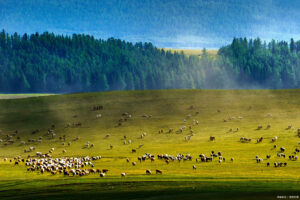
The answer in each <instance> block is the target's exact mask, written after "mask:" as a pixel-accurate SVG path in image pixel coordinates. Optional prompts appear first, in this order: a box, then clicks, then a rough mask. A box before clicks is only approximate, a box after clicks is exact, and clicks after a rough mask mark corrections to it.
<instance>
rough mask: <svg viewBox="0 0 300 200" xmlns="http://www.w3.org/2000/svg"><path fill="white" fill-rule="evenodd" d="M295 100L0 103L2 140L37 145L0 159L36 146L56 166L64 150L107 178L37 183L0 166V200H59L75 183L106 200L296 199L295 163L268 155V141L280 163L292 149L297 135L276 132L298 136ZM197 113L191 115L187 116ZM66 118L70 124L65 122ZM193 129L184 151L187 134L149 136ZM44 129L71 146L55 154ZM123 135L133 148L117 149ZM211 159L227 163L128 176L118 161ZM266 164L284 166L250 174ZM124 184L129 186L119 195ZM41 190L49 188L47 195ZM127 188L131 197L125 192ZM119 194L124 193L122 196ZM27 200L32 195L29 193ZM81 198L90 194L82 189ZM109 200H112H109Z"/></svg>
mask: <svg viewBox="0 0 300 200" xmlns="http://www.w3.org/2000/svg"><path fill="white" fill-rule="evenodd" d="M299 98H300V93H299V90H277V91H273V90H250V91H246V90H235V91H231V90H159V91H121V92H105V93H85V94H71V95H58V96H48V97H37V98H26V99H13V100H1V101H0V129H2V133H1V138H4V137H5V135H6V134H10V133H12V132H13V131H14V130H16V129H17V130H19V136H20V137H21V139H20V141H21V140H24V141H27V140H28V139H31V138H35V139H37V138H38V137H40V136H43V142H42V143H41V144H26V145H25V146H20V145H19V141H17V142H16V144H13V145H8V146H4V145H3V144H2V145H0V157H1V158H4V157H14V156H16V155H21V156H27V154H28V153H26V154H24V153H23V150H24V148H29V146H35V147H36V148H37V149H36V151H42V152H47V151H48V150H49V149H50V148H51V147H55V149H56V150H55V153H54V154H53V156H54V157H62V156H63V154H62V150H63V149H66V150H67V153H66V154H65V155H66V156H80V155H81V156H85V155H90V156H92V155H102V156H103V159H101V160H100V161H97V162H96V166H95V167H96V168H108V169H110V172H109V174H108V176H107V177H106V178H105V179H104V180H99V178H98V176H96V175H90V176H88V177H76V178H72V177H69V178H66V177H63V176H62V175H57V176H51V175H40V174H37V173H28V172H26V168H25V167H24V166H23V165H21V166H16V167H14V166H13V165H12V164H11V163H9V162H3V160H2V159H1V161H0V180H1V183H0V185H1V186H2V187H1V189H0V196H1V195H3V196H5V195H7V196H9V197H13V196H14V191H15V190H18V191H22V192H23V193H24V197H25V196H26V197H28V198H31V197H32V195H34V193H37V194H40V195H41V191H43V193H44V192H45V191H49V195H50V194H52V195H58V196H56V197H57V198H59V195H61V192H63V191H65V192H68V191H69V192H70V191H72V194H77V193H78V191H79V190H77V189H76V187H73V186H69V185H68V184H71V183H78V184H79V185H80V188H82V189H83V190H86V189H87V188H90V187H91V186H92V187H96V188H98V187H103V185H101V184H104V185H105V184H108V185H114V186H113V187H114V189H111V190H110V191H106V190H105V194H106V195H107V196H106V197H107V198H109V197H111V195H112V193H114V194H115V195H118V194H119V195H121V196H124V194H126V195H125V196H126V197H127V195H129V196H128V198H131V197H130V195H134V194H137V193H138V192H143V191H148V192H149V195H150V194H153V191H154V190H159V191H161V192H166V198H168V197H170V198H173V197H174V195H175V196H177V197H180V195H179V194H178V195H179V196H178V195H177V193H180V194H181V195H183V194H182V192H180V191H190V190H192V191H193V192H191V191H190V192H189V194H193V195H192V196H191V197H196V196H197V195H198V196H199V195H200V196H201V195H205V194H206V193H203V192H204V191H208V194H210V193H213V194H215V195H216V194H219V195H223V194H224V193H226V194H227V195H228V198H230V196H232V194H231V193H230V191H232V192H233V193H234V191H235V193H236V194H235V195H237V198H239V197H241V196H240V195H242V196H243V197H246V196H244V195H245V193H244V192H242V191H246V192H255V191H256V192H262V191H265V192H266V193H260V194H261V195H266V196H268V197H273V198H274V195H275V194H276V195H278V194H277V191H282V192H283V193H284V192H286V193H289V194H290V193H292V192H293V191H294V192H295V191H297V190H298V191H299V188H300V186H299V184H298V181H299V178H300V175H299V173H298V171H299V161H294V162H292V161H288V159H283V158H277V157H276V153H277V150H274V149H272V146H273V145H274V144H273V143H271V138H272V137H273V136H278V138H279V139H278V141H277V142H276V144H277V145H278V147H280V146H285V147H286V149H287V152H286V154H287V155H290V154H291V153H292V152H293V151H294V149H295V148H296V147H297V146H298V145H297V142H298V141H299V139H298V137H296V130H285V128H286V127H287V126H288V125H289V124H292V125H293V126H294V127H295V128H298V127H299V126H300V117H299V115H298V112H297V111H298V110H299V108H300V101H299ZM97 104H101V105H103V106H104V110H102V111H99V112H95V111H91V108H92V106H93V105H97ZM190 105H194V107H195V109H194V110H190V109H189V106H190ZM249 106H252V109H249ZM217 109H220V110H221V113H218V112H217ZM196 111H199V112H200V114H199V115H195V112H196ZM124 112H129V113H130V114H132V119H131V120H129V121H128V122H124V123H123V125H122V126H120V127H116V124H117V121H118V119H120V117H121V114H122V113H124ZM97 113H101V114H102V116H103V117H102V118H100V119H96V117H95V116H96V114H97ZM144 113H145V114H151V115H153V117H152V118H150V119H145V118H142V117H141V115H143V114H144ZM268 113H271V114H272V117H268V116H267V114H268ZM188 114H191V115H192V117H191V119H188V120H187V122H186V123H184V121H183V119H185V118H186V115H188ZM74 115H77V116H78V117H77V118H74V117H73V116H74ZM232 116H235V117H237V116H243V119H241V120H240V119H237V118H235V119H234V120H229V121H228V122H223V119H227V118H229V117H232ZM192 119H196V120H198V121H199V125H198V126H193V130H194V133H195V136H193V137H192V139H191V141H189V142H186V141H184V136H186V135H188V134H189V131H188V130H185V131H184V132H183V133H181V134H177V133H172V134H167V133H163V134H158V130H159V129H164V130H165V131H166V130H168V129H169V128H173V129H174V130H178V129H179V128H180V127H182V126H184V125H185V126H188V125H190V124H192ZM79 121H80V122H82V124H83V126H82V127H81V128H64V127H65V125H66V123H68V122H70V123H73V122H79ZM52 123H55V124H56V133H57V136H60V135H64V134H65V135H67V142H68V141H71V142H72V144H71V146H70V147H64V146H62V145H61V142H60V141H59V140H58V138H56V139H53V140H50V139H48V137H47V135H46V130H47V129H48V128H49V127H50V125H51V124H52ZM259 124H261V125H263V126H264V128H263V129H262V130H259V131H258V130H255V129H256V127H257V126H258V125H259ZM267 124H271V129H269V130H265V127H266V125H267ZM237 127H239V129H240V131H238V132H234V133H228V132H227V131H228V130H229V128H233V129H235V128H237ZM37 128H39V129H41V131H40V133H37V134H34V135H33V134H31V131H32V130H34V129H37ZM142 132H146V133H147V136H146V137H145V138H144V139H140V138H139V136H140V135H141V133H142ZM107 133H110V134H111V137H110V138H108V139H105V135H106V134H107ZM124 135H127V137H128V138H129V139H131V140H132V141H133V142H132V144H130V145H124V144H123V140H122V138H123V136H124ZM211 135H212V136H215V137H216V141H215V142H209V140H208V138H209V136H211ZM76 136H79V137H80V140H79V141H76V142H74V141H73V139H74V138H75V137H76ZM243 136H245V137H251V138H253V139H257V138H259V137H261V136H263V137H264V138H266V139H265V140H264V141H263V142H262V143H260V144H255V142H251V143H248V144H245V143H240V142H239V138H240V137H243ZM87 141H90V142H92V143H94V144H95V147H94V148H92V149H84V148H83V146H84V144H85V143H86V142H87ZM110 144H112V145H113V146H114V148H113V149H112V150H110V149H109V145H110ZM140 144H144V146H143V147H142V148H141V149H138V150H137V153H136V154H132V153H131V149H132V148H137V147H138V145H140ZM211 150H215V151H222V153H223V156H224V157H226V158H227V161H226V162H225V163H222V164H219V163H218V162H217V160H215V161H214V162H213V163H199V164H196V162H195V160H193V161H186V162H181V163H178V162H174V163H173V162H171V163H170V164H169V165H167V164H165V162H163V161H158V160H157V161H155V162H153V163H151V162H150V161H146V162H143V163H141V164H140V163H138V164H137V166H135V167H133V166H132V165H131V164H128V163H126V161H125V158H127V157H128V158H130V159H131V160H132V161H136V160H137V159H136V158H137V156H141V155H143V154H144V153H146V152H147V153H152V154H160V153H167V154H171V155H176V154H178V153H183V154H187V153H191V154H192V155H193V156H194V158H195V157H197V156H198V155H199V154H200V153H204V154H206V155H207V154H209V152H210V151H211ZM266 154H271V155H272V158H271V159H270V161H269V162H271V163H272V162H274V161H284V162H288V166H287V167H281V168H274V167H267V166H266V162H267V161H266V160H265V161H264V162H263V164H256V162H255V155H259V156H261V157H262V158H265V156H266ZM230 157H234V158H235V161H234V162H233V163H232V162H230V161H229V159H230ZM194 164H196V166H197V170H195V171H193V170H192V165H194ZM145 169H151V170H155V169H161V170H163V172H164V174H163V175H161V176H157V175H151V176H146V175H144V174H145ZM121 172H126V173H127V174H128V177H127V178H125V180H123V179H120V173H121ZM280 180H283V181H284V182H280ZM125 181H126V182H127V183H126V182H125ZM149 181H155V182H149ZM203 181H204V183H203ZM125 183H126V184H129V185H132V186H128V187H127V186H126V184H125ZM47 184H50V185H52V186H51V187H46V186H47ZM124 184H125V186H124ZM176 185H177V186H176ZM193 185H194V187H192V186H193ZM133 187H134V188H136V189H132V188H133ZM33 188H35V189H33ZM51 188H52V189H51ZM128 188H131V189H128ZM178 188H181V189H182V190H178ZM191 188H192V189H191ZM193 188H194V189H193ZM209 188H210V189H209ZM127 189H128V190H129V192H126V190H127ZM32 190H34V191H35V192H31V191H32ZM73 190H74V191H73ZM108 190H109V189H108ZM37 191H39V192H37ZM54 191H56V192H54ZM80 191H81V190H80ZM87 191H90V190H88V189H87ZM216 191H219V193H218V192H216ZM102 192H104V191H102V190H100V189H99V190H98V189H96V190H94V191H92V192H91V193H92V194H97V195H98V193H102ZM130 192H132V193H130ZM21 194H22V193H21ZM25 194H26V195H25ZM83 194H84V193H83ZM168 195H171V196H168ZM200 196H199V197H200ZM17 197H18V196H16V198H17ZM181 197H182V196H181ZM201 197H203V196H201ZM212 197H216V198H217V197H218V195H217V196H214V195H212ZM250 197H251V196H248V198H250ZM118 198H119V197H117V196H116V199H118Z"/></svg>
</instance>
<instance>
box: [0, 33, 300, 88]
mask: <svg viewBox="0 0 300 200" xmlns="http://www.w3.org/2000/svg"><path fill="white" fill-rule="evenodd" d="M299 80H300V41H297V42H295V41H294V40H293V39H291V41H290V42H289V43H288V42H284V41H280V42H277V41H271V42H270V43H269V44H267V43H265V42H262V41H261V40H260V39H259V38H257V39H254V40H252V39H250V40H247V39H246V38H244V39H242V38H241V39H238V38H234V39H233V42H232V44H231V45H228V46H225V47H222V48H220V50H219V52H218V55H217V56H216V57H211V56H209V55H208V54H207V53H206V51H205V49H204V51H203V54H202V55H201V57H198V56H186V55H184V53H183V52H176V53H171V52H170V51H165V50H163V49H159V48H156V47H155V46H153V45H152V44H151V43H135V44H133V43H130V42H126V41H122V40H119V39H114V38H109V39H107V40H102V39H96V38H94V37H93V36H90V35H82V34H73V35H72V36H65V35H55V34H53V33H48V32H45V33H43V34H39V33H36V34H31V35H28V34H24V35H22V36H21V35H18V34H17V33H15V34H13V35H10V34H8V33H6V32H5V31H4V30H3V31H2V32H1V33H0V92H6V93H20V92H39V93H41V92H43V93H67V92H83V91H108V90H144V89H172V88H205V89H211V88H216V89H227V88H235V89H236V88H299V87H300V82H299Z"/></svg>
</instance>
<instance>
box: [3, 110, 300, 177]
mask: <svg viewBox="0 0 300 200" xmlns="http://www.w3.org/2000/svg"><path fill="white" fill-rule="evenodd" d="M193 108H194V107H193V106H190V107H189V109H193ZM102 109H103V106H101V105H97V106H94V107H93V108H92V110H93V111H99V110H102ZM217 112H221V111H220V110H217ZM198 114H199V112H195V115H198ZM268 116H271V114H268ZM76 117H77V116H74V118H76ZM101 117H102V115H101V114H99V113H98V114H96V118H101ZM131 117H132V116H131V114H129V113H127V112H126V113H123V114H122V115H121V118H120V119H119V120H118V121H117V125H116V126H122V124H123V123H125V122H126V121H128V120H130V119H131ZM141 117H143V118H151V117H152V115H147V114H144V115H142V116H141ZM190 118H191V115H190V114H189V115H187V116H186V117H185V119H184V120H183V121H184V122H186V121H187V119H190ZM237 118H238V119H242V118H243V117H241V116H238V117H237ZM232 119H234V117H231V118H229V119H224V120H223V121H224V122H227V121H228V120H232ZM81 125H82V123H81V122H77V123H73V124H70V123H68V124H66V126H65V128H69V127H80V126H81ZM197 125H199V122H198V121H197V120H193V121H192V124H191V125H188V126H182V127H180V128H178V129H177V130H173V129H172V128H170V129H168V130H167V131H165V130H163V129H160V130H158V134H163V133H164V132H165V133H172V132H176V133H182V132H183V131H184V130H188V134H187V135H186V136H185V137H184V140H185V141H189V140H191V138H192V137H193V136H194V131H193V126H197ZM262 128H263V126H262V125H259V126H258V127H257V130H261V129H262ZM270 128H271V125H270V124H268V125H267V126H266V127H265V129H266V130H267V129H270ZM55 129H56V126H55V125H54V124H52V125H51V126H50V128H49V129H48V131H47V137H48V138H49V139H53V138H56V137H57V138H59V142H60V143H61V144H62V145H63V146H71V141H69V142H67V141H66V135H61V136H56V133H55ZM286 129H294V128H293V127H292V125H289V126H288V127H287V128H286ZM238 131H239V128H235V129H233V128H230V129H229V131H228V132H238ZM38 132H40V130H39V129H35V130H33V131H32V134H36V133H38ZM0 133H1V131H0ZM296 133H297V136H298V137H300V129H297V130H296ZM146 136H147V133H145V132H143V133H141V135H140V138H141V139H143V138H144V137H146ZM105 137H106V138H109V137H110V134H106V136H105ZM20 139H21V138H20V136H19V134H18V131H14V132H13V133H12V134H10V135H6V136H5V137H4V138H2V139H0V144H3V145H4V146H6V145H10V144H13V143H15V142H17V141H19V142H20V143H19V144H20V145H25V144H29V145H30V144H36V143H41V142H42V141H43V137H42V136H40V137H39V138H38V139H29V140H27V141H20ZM79 139H80V138H79V137H78V136H77V137H75V138H73V141H77V140H79ZM121 139H122V140H123V143H124V144H131V142H132V141H131V140H129V139H128V137H127V136H126V135H125V136H122V138H121ZM216 139H217V138H216V137H215V136H210V137H209V138H208V140H209V141H210V142H213V141H215V140H216ZM263 140H270V142H271V143H273V144H272V148H273V149H275V150H277V154H276V155H273V156H275V157H278V158H284V159H283V161H282V162H274V163H273V164H271V163H270V162H266V166H268V167H269V166H271V165H273V166H274V167H286V166H287V165H288V162H287V161H297V160H298V153H299V152H300V150H299V149H298V148H297V147H296V148H295V149H294V151H293V152H292V153H291V154H290V155H286V148H285V147H283V146H281V147H277V145H276V141H277V140H278V137H277V136H274V137H273V138H264V137H259V138H257V139H255V142H256V143H261V142H262V141H263ZM252 141H253V139H252V138H247V137H241V138H240V142H241V143H249V142H252ZM299 144H300V143H298V145H299ZM142 146H143V145H139V147H138V148H141V147H142ZM93 147H94V144H93V143H91V142H89V141H87V142H86V143H85V144H84V148H93ZM109 148H110V149H113V145H110V147H109ZM35 149H36V148H35V147H34V146H30V147H29V148H25V149H24V153H34V155H32V154H31V155H30V154H28V155H27V156H25V157H21V156H17V157H15V158H11V159H8V158H4V162H11V163H13V164H14V165H20V164H23V165H25V166H26V167H27V171H28V172H39V173H41V174H44V173H50V174H52V175H56V174H63V175H65V176H86V175H89V174H96V173H97V174H99V176H100V177H104V176H106V174H107V173H108V172H109V171H110V170H109V169H99V168H95V163H94V162H96V161H97V160H100V159H101V158H102V157H101V156H100V155H98V156H93V157H89V156H84V157H61V158H54V157H53V156H52V154H53V152H55V148H54V147H52V148H51V149H49V151H47V152H43V153H42V152H39V151H35ZM66 152H67V151H66V149H63V150H62V154H65V153H66ZM131 153H132V154H134V153H137V149H132V150H131ZM271 156H272V155H265V156H263V157H261V156H258V155H256V156H255V160H256V162H257V163H262V162H263V161H264V159H265V160H268V159H270V158H271ZM285 158H286V159H285ZM120 159H121V158H120ZM147 160H149V161H150V162H161V161H163V162H164V163H165V164H167V165H168V164H169V163H170V162H186V161H193V160H194V161H195V162H194V165H192V164H191V168H192V169H193V170H196V169H197V166H196V165H195V164H197V163H201V162H213V161H214V160H216V161H217V162H218V163H222V162H234V158H233V157H229V159H227V158H226V157H225V156H224V155H223V153H222V152H220V151H217V152H216V151H214V150H212V151H211V152H210V153H209V154H207V155H205V154H203V153H201V154H199V155H196V156H192V155H191V154H178V155H169V154H157V155H154V154H151V153H145V154H144V155H142V156H137V157H136V160H135V159H134V160H132V159H129V158H126V160H124V162H127V163H129V164H130V165H132V166H136V165H137V163H139V162H140V163H141V162H145V161H147ZM152 173H154V172H152V171H151V170H150V169H145V174H148V175H150V174H152ZM155 173H156V174H162V173H163V171H162V170H161V169H156V170H155ZM120 175H121V176H122V177H124V176H126V175H127V174H126V172H122V173H121V174H120Z"/></svg>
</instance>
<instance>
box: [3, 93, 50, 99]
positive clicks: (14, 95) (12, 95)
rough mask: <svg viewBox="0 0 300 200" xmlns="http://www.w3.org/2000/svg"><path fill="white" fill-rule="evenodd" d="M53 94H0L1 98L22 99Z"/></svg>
mask: <svg viewBox="0 0 300 200" xmlns="http://www.w3.org/2000/svg"><path fill="white" fill-rule="evenodd" d="M49 95H52V94H0V99H21V98H28V97H39V96H49Z"/></svg>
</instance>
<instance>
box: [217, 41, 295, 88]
mask: <svg viewBox="0 0 300 200" xmlns="http://www.w3.org/2000/svg"><path fill="white" fill-rule="evenodd" d="M218 55H219V56H222V57H223V58H225V59H226V63H227V64H226V65H227V67H226V69H227V73H229V74H231V76H232V77H234V79H235V82H236V83H238V85H239V87H241V88H248V87H254V88H272V89H277V88H300V41H297V42H295V41H294V40H293V39H291V40H290V42H289V43H288V42H285V41H280V42H276V41H275V40H272V41H271V42H270V43H268V44H267V43H266V42H262V41H261V40H260V39H259V38H257V39H254V40H252V39H250V40H247V39H246V38H243V39H242V38H239V39H238V38H234V39H233V41H232V44H231V45H229V46H226V47H222V48H220V50H219V52H218Z"/></svg>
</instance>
